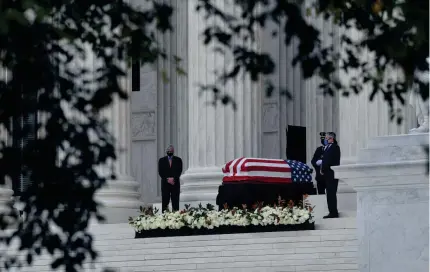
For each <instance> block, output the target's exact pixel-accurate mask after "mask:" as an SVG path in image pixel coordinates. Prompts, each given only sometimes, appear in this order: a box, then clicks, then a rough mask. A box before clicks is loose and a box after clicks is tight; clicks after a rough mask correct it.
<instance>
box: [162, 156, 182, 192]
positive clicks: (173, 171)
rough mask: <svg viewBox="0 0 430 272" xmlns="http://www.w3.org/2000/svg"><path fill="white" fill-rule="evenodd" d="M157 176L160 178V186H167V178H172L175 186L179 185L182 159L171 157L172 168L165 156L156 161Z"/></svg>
mask: <svg viewBox="0 0 430 272" xmlns="http://www.w3.org/2000/svg"><path fill="white" fill-rule="evenodd" d="M158 174H159V175H160V177H161V184H162V185H164V184H167V178H174V180H175V186H179V185H180V180H179V178H180V176H181V174H182V159H181V158H179V157H176V156H173V157H172V167H170V164H169V158H168V157H167V156H165V157H162V158H160V159H159V160H158Z"/></svg>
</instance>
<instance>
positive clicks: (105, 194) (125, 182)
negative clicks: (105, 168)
mask: <svg viewBox="0 0 430 272" xmlns="http://www.w3.org/2000/svg"><path fill="white" fill-rule="evenodd" d="M94 62H95V60H94ZM123 68H124V69H126V68H125V65H124V66H123ZM127 72H129V71H127ZM128 74H129V73H128ZM120 83H121V87H122V89H123V90H126V91H127V93H130V92H131V81H130V76H127V77H123V78H121V80H120ZM103 115H104V116H105V117H106V118H107V119H108V120H109V124H108V129H109V131H110V132H111V133H112V135H113V136H114V137H115V148H116V155H117V159H116V162H115V164H114V169H112V170H113V171H114V173H115V175H116V179H115V180H108V182H107V184H106V186H105V187H104V188H103V189H101V190H100V191H99V192H98V193H97V196H96V198H97V199H98V200H99V201H100V202H101V204H102V205H103V206H102V208H101V211H102V212H103V214H104V215H105V216H106V219H107V223H120V222H121V223H125V222H127V220H128V218H129V217H130V216H136V214H137V212H138V209H139V206H141V205H142V202H141V200H140V192H139V183H138V182H136V180H135V179H134V178H133V177H132V175H131V108H130V99H127V100H121V99H119V98H118V97H117V96H115V97H114V101H113V103H112V104H111V106H110V107H109V108H108V109H106V110H105V111H104V112H103Z"/></svg>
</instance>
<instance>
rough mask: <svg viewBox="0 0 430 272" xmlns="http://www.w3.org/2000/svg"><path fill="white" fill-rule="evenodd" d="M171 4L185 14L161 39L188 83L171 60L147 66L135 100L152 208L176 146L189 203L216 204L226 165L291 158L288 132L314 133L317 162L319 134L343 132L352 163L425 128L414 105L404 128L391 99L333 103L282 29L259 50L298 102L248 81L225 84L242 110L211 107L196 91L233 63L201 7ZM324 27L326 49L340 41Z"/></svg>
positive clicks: (266, 36) (139, 171) (140, 167)
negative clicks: (298, 61)
mask: <svg viewBox="0 0 430 272" xmlns="http://www.w3.org/2000/svg"><path fill="white" fill-rule="evenodd" d="M171 1H172V3H173V5H174V6H175V8H176V9H177V13H176V14H175V16H174V18H173V22H174V25H175V27H176V29H175V31H174V32H172V33H168V34H165V35H162V36H161V35H160V37H159V38H160V41H162V43H163V44H164V46H165V48H166V50H167V52H168V54H176V55H178V56H179V57H181V58H182V64H181V66H182V67H183V68H186V69H185V70H186V72H187V76H186V77H184V76H180V75H178V74H177V73H176V70H175V67H174V65H173V64H172V63H171V62H169V61H166V60H160V61H159V62H158V63H157V66H156V67H143V68H142V76H141V84H142V88H141V89H140V92H133V93H132V101H131V103H132V112H133V113H132V116H133V117H132V120H133V121H132V122H133V123H132V124H133V125H132V127H133V132H132V133H133V147H132V169H133V171H132V172H133V176H134V177H135V178H136V179H137V180H138V181H139V182H140V184H141V194H142V201H144V202H146V203H154V202H159V201H160V185H159V184H160V182H159V178H158V174H157V169H156V168H157V167H156V163H157V160H158V158H159V157H161V156H164V148H165V146H166V145H168V144H173V145H175V147H176V154H177V155H178V156H180V157H182V158H183V161H184V172H185V175H184V177H183V181H182V183H183V185H184V186H183V190H182V191H183V193H182V197H183V198H182V200H183V201H194V200H198V201H200V200H205V201H206V200H207V201H209V200H214V196H215V194H216V188H217V186H218V184H219V183H220V182H221V170H220V169H221V167H222V165H223V164H224V163H225V162H226V161H228V160H230V159H233V158H235V157H240V156H256V157H267V158H285V156H286V155H285V150H286V146H287V137H286V129H287V127H288V125H295V126H304V127H306V130H307V133H306V134H307V135H306V143H307V152H306V153H307V154H306V155H307V160H308V161H310V160H311V158H312V155H313V152H314V150H315V148H316V147H317V146H318V145H319V135H318V133H319V132H320V131H335V132H336V133H337V134H338V141H339V144H340V147H341V149H342V161H343V163H348V162H354V161H356V159H357V155H358V151H359V150H360V149H362V148H365V147H366V143H367V141H368V139H370V138H372V137H375V136H381V135H393V134H402V133H406V132H407V131H408V130H409V129H411V128H412V127H414V126H415V123H416V118H415V117H414V114H413V109H411V108H409V107H408V106H404V107H403V110H404V115H405V117H406V119H405V121H404V122H403V123H402V125H401V126H398V125H397V124H396V123H394V122H390V119H389V112H388V108H387V105H386V104H385V103H384V102H383V101H382V98H381V97H376V99H375V101H374V102H369V101H368V97H369V94H370V89H365V90H364V91H363V93H361V94H360V95H358V96H354V95H352V96H350V97H347V98H345V97H341V96H337V95H336V96H334V97H324V96H323V95H322V94H321V93H320V92H319V90H318V84H319V82H320V80H319V79H318V78H317V77H314V78H311V79H309V80H303V79H302V75H301V71H300V69H299V68H298V67H292V66H291V65H290V63H291V60H292V57H293V56H294V54H295V50H297V49H296V46H297V42H296V41H293V43H292V45H291V46H289V47H286V46H284V45H283V41H284V36H283V34H282V31H280V32H279V33H280V35H279V37H278V38H273V37H272V36H271V33H272V32H273V30H277V31H279V29H278V27H277V26H274V25H268V27H267V28H266V29H264V30H262V31H260V35H259V37H258V39H257V42H256V44H255V48H256V49H257V50H263V51H266V52H270V53H271V54H272V57H273V59H274V60H275V63H276V64H277V70H276V71H275V73H274V74H273V75H271V76H270V79H271V80H272V82H274V84H275V86H277V87H278V86H279V87H286V88H287V89H288V90H289V91H290V93H291V95H292V99H291V100H289V99H287V97H286V96H284V95H281V94H280V93H279V92H275V93H274V94H273V95H272V96H271V97H265V96H264V91H263V85H262V84H260V83H251V82H250V81H249V79H247V78H242V79H241V80H237V81H236V82H235V83H234V84H231V85H228V86H225V89H226V91H227V92H229V93H231V94H232V95H233V97H234V98H236V100H237V102H238V109H237V111H236V112H233V111H232V110H231V108H229V107H228V106H227V107H225V108H223V107H222V106H217V107H216V108H214V107H213V106H211V105H207V104H206V102H208V101H210V100H211V94H209V93H207V94H203V95H201V96H199V93H198V88H197V87H196V84H198V83H210V82H211V80H214V75H213V73H212V72H213V70H214V69H215V68H219V67H220V65H228V63H229V62H230V61H231V60H229V59H227V58H220V57H219V56H217V55H216V54H215V53H213V52H212V51H211V49H210V48H206V47H205V46H204V45H203V44H202V42H201V37H200V36H199V35H198V32H199V31H201V30H202V29H203V27H204V25H205V21H204V20H202V19H201V18H200V16H199V15H198V14H197V13H196V12H195V11H194V7H193V5H194V1H181V0H171ZM218 2H219V4H220V6H222V7H224V8H225V7H227V5H228V4H227V3H228V1H224V0H221V1H218ZM314 22H315V23H316V25H317V26H318V27H319V28H320V30H321V31H322V33H323V35H324V37H325V38H324V42H325V43H337V42H338V40H337V37H338V32H337V30H336V29H335V28H334V27H333V25H332V24H330V23H328V22H325V21H323V20H322V19H321V18H317V19H314ZM331 33H334V35H333V37H332V36H331V35H330V34H331ZM163 75H166V76H167V78H169V81H168V82H166V81H164V80H163V77H164V76H163ZM186 169H188V170H187V171H185V170H186ZM187 179H188V180H187ZM187 181H188V182H187ZM187 184H189V185H191V186H188V185H187ZM199 186H200V187H199ZM341 187H342V185H341ZM196 195H200V196H201V197H196Z"/></svg>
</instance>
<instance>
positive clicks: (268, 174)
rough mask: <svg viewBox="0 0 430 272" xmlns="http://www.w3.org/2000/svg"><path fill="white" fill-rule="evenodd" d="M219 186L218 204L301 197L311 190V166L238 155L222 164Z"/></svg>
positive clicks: (238, 205)
mask: <svg viewBox="0 0 430 272" xmlns="http://www.w3.org/2000/svg"><path fill="white" fill-rule="evenodd" d="M222 171H223V174H224V177H223V180H222V185H221V186H220V187H219V189H218V196H217V205H218V206H219V207H220V208H222V207H223V206H225V205H227V206H229V207H242V205H244V204H246V205H247V206H248V207H250V205H253V204H255V203H257V202H260V203H261V202H264V203H266V204H268V205H271V204H275V203H277V201H278V199H279V198H282V199H283V200H286V201H288V200H293V201H300V200H301V199H302V197H303V195H304V194H313V193H314V192H315V188H314V186H313V183H312V171H313V170H312V168H310V167H309V166H307V165H306V164H304V163H302V162H299V161H293V160H278V159H264V158H237V159H234V160H231V161H229V162H227V163H226V164H225V166H224V167H223V169H222Z"/></svg>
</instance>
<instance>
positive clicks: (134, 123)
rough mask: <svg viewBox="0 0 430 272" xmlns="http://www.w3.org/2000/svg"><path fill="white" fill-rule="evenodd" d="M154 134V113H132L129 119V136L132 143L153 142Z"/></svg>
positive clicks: (155, 130) (155, 129) (155, 128)
mask: <svg viewBox="0 0 430 272" xmlns="http://www.w3.org/2000/svg"><path fill="white" fill-rule="evenodd" d="M156 132H157V127H156V116H155V112H154V111H147V112H133V114H132V117H131V136H132V140H133V141H146V140H155V139H156V136H157V135H156Z"/></svg>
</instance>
